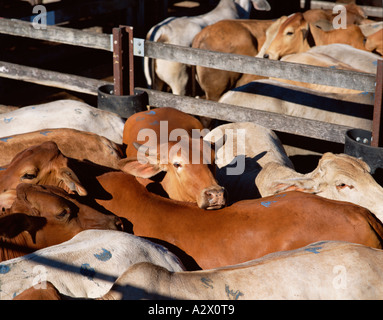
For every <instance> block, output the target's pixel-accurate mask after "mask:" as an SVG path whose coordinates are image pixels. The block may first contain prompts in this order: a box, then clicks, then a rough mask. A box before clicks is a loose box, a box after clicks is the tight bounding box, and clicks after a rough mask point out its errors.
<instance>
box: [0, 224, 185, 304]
mask: <svg viewBox="0 0 383 320" xmlns="http://www.w3.org/2000/svg"><path fill="white" fill-rule="evenodd" d="M138 262H151V263H153V264H155V265H159V266H162V267H164V268H165V269H167V270H169V271H172V272H175V271H183V270H185V269H184V267H183V265H182V263H181V262H180V260H179V259H178V258H177V257H176V256H175V255H174V254H172V253H171V252H169V251H168V250H167V249H166V248H165V247H163V246H161V245H158V244H154V243H153V242H150V241H149V240H146V239H143V238H139V237H136V236H134V235H131V234H128V233H125V232H122V231H110V230H86V231H83V232H81V233H79V234H78V235H76V236H75V237H73V238H72V239H71V240H69V241H66V242H64V243H61V244H59V245H55V246H51V247H48V248H45V249H42V250H38V251H36V252H34V253H31V254H28V255H26V256H23V257H20V258H15V259H11V260H7V261H4V262H2V263H0V299H1V300H9V299H12V298H13V297H14V296H15V295H17V294H19V293H21V292H22V291H24V290H25V289H28V288H29V287H32V286H34V285H37V286H39V285H38V283H39V282H42V283H43V281H49V282H51V283H52V284H53V285H54V286H55V287H56V288H57V289H58V290H59V291H60V292H61V293H63V294H65V295H68V296H71V297H86V298H96V297H100V296H102V295H104V294H106V293H107V292H108V291H109V289H110V288H111V287H112V285H113V283H114V282H115V280H116V279H117V278H118V277H119V276H120V275H121V274H122V273H123V272H124V271H125V270H126V269H127V268H128V267H129V266H131V265H132V264H135V263H138Z"/></svg>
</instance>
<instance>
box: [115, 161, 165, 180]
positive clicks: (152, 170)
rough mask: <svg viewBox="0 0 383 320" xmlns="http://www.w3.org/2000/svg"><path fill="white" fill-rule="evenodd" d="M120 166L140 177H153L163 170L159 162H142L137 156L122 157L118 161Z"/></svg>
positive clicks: (123, 169)
mask: <svg viewBox="0 0 383 320" xmlns="http://www.w3.org/2000/svg"><path fill="white" fill-rule="evenodd" d="M118 167H119V168H120V169H121V170H122V171H124V172H126V173H129V174H131V175H133V176H135V177H139V178H151V177H153V176H155V175H156V174H157V173H160V172H161V171H163V169H162V168H161V167H160V166H159V165H158V163H155V164H152V163H150V162H147V163H141V162H140V161H138V160H137V159H136V158H126V159H122V160H120V161H119V162H118Z"/></svg>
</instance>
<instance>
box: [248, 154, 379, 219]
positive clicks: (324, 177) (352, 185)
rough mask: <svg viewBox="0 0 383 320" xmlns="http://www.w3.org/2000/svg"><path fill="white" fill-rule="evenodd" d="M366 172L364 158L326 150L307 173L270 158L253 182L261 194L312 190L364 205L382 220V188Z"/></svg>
mask: <svg viewBox="0 0 383 320" xmlns="http://www.w3.org/2000/svg"><path fill="white" fill-rule="evenodd" d="M369 172H370V168H369V166H368V165H367V164H366V163H365V162H364V161H363V160H360V159H357V158H355V157H352V156H349V155H346V154H333V153H330V152H327V153H325V154H324V155H323V156H322V158H321V159H320V160H319V163H318V166H317V168H316V169H315V170H313V171H312V172H309V173H307V174H301V173H298V172H296V171H295V170H293V169H292V168H289V167H287V166H285V165H282V164H280V163H276V162H270V163H268V164H267V165H266V166H264V167H263V168H262V170H261V172H260V173H259V174H258V175H257V177H256V179H255V184H256V186H257V188H258V190H259V192H260V193H261V195H262V197H266V196H269V195H274V194H276V193H279V192H284V191H291V190H297V191H303V192H309V193H315V194H317V195H318V196H321V197H324V198H328V199H333V200H340V201H347V202H352V203H354V204H357V205H360V206H362V207H365V208H367V209H369V210H370V211H371V212H372V213H374V214H375V215H376V217H377V218H379V219H380V221H383V201H382V199H383V188H382V187H381V186H380V185H379V184H378V183H377V182H376V181H375V180H374V178H373V177H372V176H371V174H370V173H369Z"/></svg>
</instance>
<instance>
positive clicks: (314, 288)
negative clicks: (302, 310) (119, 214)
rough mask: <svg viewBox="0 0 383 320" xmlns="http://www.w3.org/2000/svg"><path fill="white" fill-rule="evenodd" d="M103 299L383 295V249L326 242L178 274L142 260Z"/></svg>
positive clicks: (355, 297) (279, 297) (341, 297)
mask: <svg viewBox="0 0 383 320" xmlns="http://www.w3.org/2000/svg"><path fill="white" fill-rule="evenodd" d="M102 299H105V300H122V299H126V300H128V299H183V300H186V299H187V300H189V299H192V300H259V299H281V300H299V299H300V300H309V299H315V300H318V299H322V300H333V299H353V300H363V299H383V251H382V250H378V249H373V248H370V247H367V246H363V245H359V244H353V243H349V242H337V241H322V242H316V243H313V244H310V245H308V246H306V247H303V248H300V249H296V250H292V251H282V252H276V253H272V254H269V255H267V256H264V257H262V258H260V259H256V260H252V261H249V262H246V263H243V264H239V265H234V266H229V267H223V268H218V269H212V270H203V271H193V272H175V273H172V272H169V271H168V270H166V269H164V268H161V267H159V266H156V265H153V264H150V263H139V264H136V265H133V266H131V267H130V268H129V269H128V270H127V271H126V272H124V274H122V275H121V276H120V278H119V279H118V280H117V281H116V283H115V284H114V285H113V287H112V289H111V290H110V292H109V293H108V294H106V295H105V296H103V297H102ZM226 311H227V312H228V310H226Z"/></svg>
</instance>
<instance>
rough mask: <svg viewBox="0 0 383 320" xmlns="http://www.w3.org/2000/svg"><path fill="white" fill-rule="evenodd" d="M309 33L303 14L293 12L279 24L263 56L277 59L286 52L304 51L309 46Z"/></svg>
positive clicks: (286, 53)
mask: <svg viewBox="0 0 383 320" xmlns="http://www.w3.org/2000/svg"><path fill="white" fill-rule="evenodd" d="M309 34H310V31H309V24H308V23H307V21H306V20H305V19H304V17H303V14H302V13H296V14H293V15H292V16H290V17H289V18H287V19H286V20H285V22H283V23H282V24H281V25H280V27H279V29H278V31H277V34H276V35H275V38H274V40H273V41H272V42H271V44H270V46H269V48H268V49H267V50H266V51H265V54H264V56H263V57H264V58H268V59H273V60H278V59H280V58H282V57H283V56H285V55H288V54H293V53H299V52H305V51H307V50H308V49H309V48H310V45H309V43H308V40H307V39H308V36H309Z"/></svg>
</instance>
